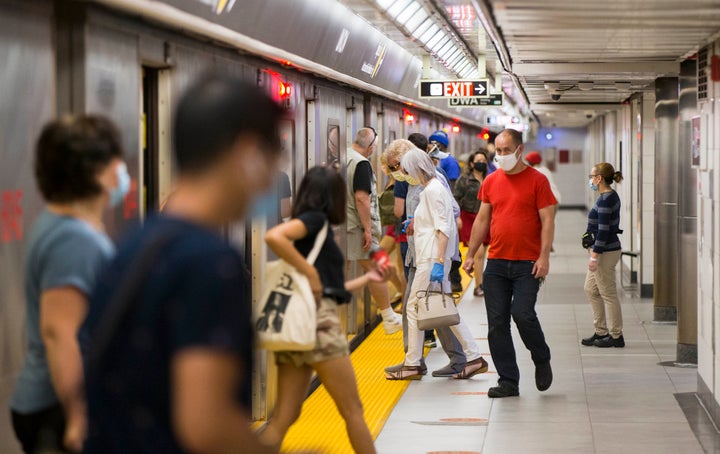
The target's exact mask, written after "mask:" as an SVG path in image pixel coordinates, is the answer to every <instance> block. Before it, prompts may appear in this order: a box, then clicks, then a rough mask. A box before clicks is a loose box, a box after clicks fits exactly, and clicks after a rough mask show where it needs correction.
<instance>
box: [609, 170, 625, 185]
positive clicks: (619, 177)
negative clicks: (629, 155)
mask: <svg viewBox="0 0 720 454" xmlns="http://www.w3.org/2000/svg"><path fill="white" fill-rule="evenodd" d="M612 179H613V181H614V182H615V183H620V182H621V181H622V180H623V175H622V172H620V171H617V172H615V173H614V174H613V178H612Z"/></svg>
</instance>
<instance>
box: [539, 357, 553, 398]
mask: <svg viewBox="0 0 720 454" xmlns="http://www.w3.org/2000/svg"><path fill="white" fill-rule="evenodd" d="M552 380H553V373H552V367H550V362H549V361H548V362H546V363H543V364H536V365H535V386H537V389H538V391H547V389H548V388H549V387H550V385H552Z"/></svg>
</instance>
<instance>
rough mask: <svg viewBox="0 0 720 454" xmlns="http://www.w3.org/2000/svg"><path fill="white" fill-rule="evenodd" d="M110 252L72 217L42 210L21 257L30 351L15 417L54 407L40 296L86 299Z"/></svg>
mask: <svg viewBox="0 0 720 454" xmlns="http://www.w3.org/2000/svg"><path fill="white" fill-rule="evenodd" d="M114 252H115V247H114V246H113V244H112V242H111V241H110V239H109V238H108V237H107V235H105V234H104V233H100V232H98V231H96V230H95V229H93V228H92V227H90V225H88V224H86V223H85V222H83V221H80V220H78V219H76V218H73V217H69V216H58V215H56V214H53V213H50V212H49V211H47V210H45V211H43V212H42V213H41V214H40V216H39V217H38V219H37V221H36V222H35V224H34V225H33V228H32V231H31V233H30V238H29V242H28V249H27V255H26V257H25V298H26V304H27V307H26V329H27V336H28V351H27V354H26V355H25V364H24V365H23V368H22V370H21V371H20V377H19V378H18V382H17V385H16V387H15V391H14V392H13V396H12V400H11V401H10V408H12V409H13V410H14V411H16V412H17V413H21V414H27V413H34V412H37V411H41V410H44V409H46V408H48V407H50V406H52V405H54V404H56V403H57V402H58V398H57V395H56V394H55V390H54V389H53V385H52V381H51V379H50V371H49V369H48V363H47V359H46V357H45V346H44V345H43V342H42V338H41V336H40V295H41V294H42V292H43V291H45V290H49V289H52V288H58V287H75V288H76V289H78V290H80V291H81V292H82V293H84V294H85V295H87V296H89V295H90V292H91V290H92V288H93V285H94V284H95V279H96V277H97V276H98V274H99V272H100V271H101V270H102V269H103V268H104V266H105V265H106V264H107V263H108V262H109V260H110V258H112V256H113V254H114Z"/></svg>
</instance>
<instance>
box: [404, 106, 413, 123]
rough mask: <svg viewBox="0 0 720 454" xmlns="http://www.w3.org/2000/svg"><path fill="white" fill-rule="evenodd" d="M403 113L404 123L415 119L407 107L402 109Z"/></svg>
mask: <svg viewBox="0 0 720 454" xmlns="http://www.w3.org/2000/svg"><path fill="white" fill-rule="evenodd" d="M403 115H404V116H405V123H413V122H414V121H415V115H414V114H413V113H412V112H410V111H409V110H407V109H403Z"/></svg>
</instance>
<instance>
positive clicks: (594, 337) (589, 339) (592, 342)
mask: <svg viewBox="0 0 720 454" xmlns="http://www.w3.org/2000/svg"><path fill="white" fill-rule="evenodd" d="M606 337H610V335H609V334H606V335H604V336H601V335H599V334H597V333H593V335H592V336H590V337H586V338H584V339H583V340H582V341H580V343H581V344H583V345H585V346H588V347H592V346H593V345H595V341H596V340H598V339H605V338H606Z"/></svg>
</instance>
